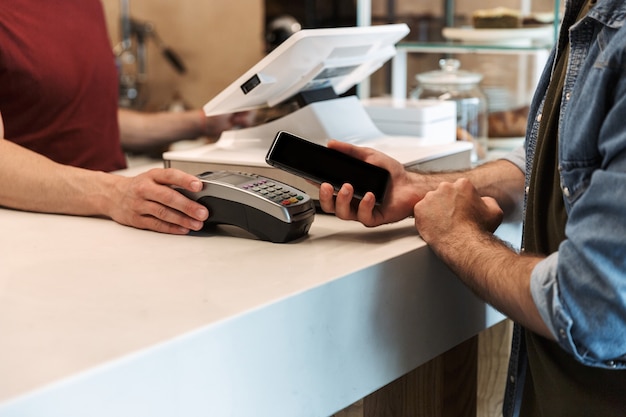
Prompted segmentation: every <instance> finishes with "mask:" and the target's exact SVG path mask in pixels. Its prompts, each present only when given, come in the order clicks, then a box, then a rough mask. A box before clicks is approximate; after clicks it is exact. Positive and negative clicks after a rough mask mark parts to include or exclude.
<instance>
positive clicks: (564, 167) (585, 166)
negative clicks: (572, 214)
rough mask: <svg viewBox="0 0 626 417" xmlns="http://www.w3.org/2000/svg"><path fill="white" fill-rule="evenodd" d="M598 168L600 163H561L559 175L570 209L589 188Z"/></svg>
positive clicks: (591, 161)
mask: <svg viewBox="0 0 626 417" xmlns="http://www.w3.org/2000/svg"><path fill="white" fill-rule="evenodd" d="M597 168H598V161H596V160H594V159H590V160H577V161H561V163H560V164H559V175H560V183H561V192H562V193H563V198H564V199H565V202H566V204H567V205H568V206H569V207H568V209H569V208H570V207H571V205H573V204H574V203H575V202H576V200H578V199H579V198H580V197H581V196H582V195H583V194H584V193H585V191H586V190H587V188H588V187H589V183H590V182H591V175H592V174H593V172H594V171H595V170H596V169H597Z"/></svg>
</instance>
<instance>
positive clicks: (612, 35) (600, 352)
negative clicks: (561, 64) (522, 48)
mask: <svg viewBox="0 0 626 417" xmlns="http://www.w3.org/2000/svg"><path fill="white" fill-rule="evenodd" d="M606 15H607V16H609V18H607V19H605V20H606V21H605V22H601V19H599V18H598V19H597V21H596V23H595V25H596V26H595V28H594V26H593V25H594V24H589V23H588V22H583V23H587V24H586V26H584V25H580V26H581V27H580V28H581V31H579V32H576V31H572V45H573V47H572V52H571V54H572V58H571V60H570V61H571V62H573V64H570V68H569V73H568V74H569V76H571V77H572V80H570V81H572V82H571V83H568V80H566V84H565V91H564V96H563V97H564V103H565V104H564V105H563V109H562V114H561V122H560V137H559V170H560V176H561V189H562V192H563V198H564V202H565V206H566V210H567V213H568V220H567V225H566V230H565V232H566V236H567V238H566V239H565V240H564V241H563V242H562V243H561V245H560V246H559V250H558V252H556V253H554V254H552V255H550V256H549V257H547V258H546V259H544V260H542V261H541V262H540V263H539V264H538V265H537V266H536V267H535V269H534V270H533V272H532V275H531V293H532V296H533V300H534V301H535V304H536V306H537V308H538V309H539V312H540V314H541V316H542V318H543V319H544V321H545V323H546V324H547V325H548V327H549V328H550V330H551V332H552V333H553V335H554V336H555V337H556V339H557V341H558V343H559V345H560V346H561V347H562V348H563V349H565V350H566V351H568V352H570V353H571V354H572V355H573V356H574V357H575V358H576V359H577V360H578V361H580V362H581V363H583V364H586V365H589V366H596V367H602V368H620V369H626V122H625V118H624V115H626V26H621V27H617V23H620V24H621V22H622V21H623V20H618V19H616V16H620V18H621V19H623V18H624V14H623V13H622V14H619V15H618V14H616V13H611V14H609V13H607V14H606ZM598 22H599V23H598ZM602 24H604V27H603V28H599V27H598V26H599V25H602ZM611 25H614V27H611ZM583 30H585V31H587V32H588V33H589V34H593V35H594V37H595V42H593V43H589V44H586V47H588V50H585V53H586V56H587V57H588V59H577V58H579V56H578V55H576V54H577V47H576V42H577V39H578V38H579V37H581V36H583V35H585V32H583ZM590 109H591V110H590Z"/></svg>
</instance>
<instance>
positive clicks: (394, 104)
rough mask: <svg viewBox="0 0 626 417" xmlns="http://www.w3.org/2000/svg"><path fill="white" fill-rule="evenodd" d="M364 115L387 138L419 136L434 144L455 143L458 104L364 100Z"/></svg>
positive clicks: (380, 98)
mask: <svg viewBox="0 0 626 417" xmlns="http://www.w3.org/2000/svg"><path fill="white" fill-rule="evenodd" d="M362 103H363V106H364V107H365V111H366V112H367V113H368V114H369V116H370V118H371V119H372V121H373V122H374V124H375V125H376V127H378V129H380V130H381V131H382V132H383V133H385V134H387V135H402V136H417V137H419V138H423V139H425V141H426V142H428V143H432V144H442V143H451V142H454V141H456V104H455V103H454V102H453V101H442V100H415V99H408V100H395V99H392V98H391V97H375V98H370V99H364V100H362Z"/></svg>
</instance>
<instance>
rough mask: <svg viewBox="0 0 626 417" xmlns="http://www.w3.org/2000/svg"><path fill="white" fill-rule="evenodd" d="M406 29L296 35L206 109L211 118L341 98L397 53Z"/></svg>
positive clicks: (309, 31)
mask: <svg viewBox="0 0 626 417" xmlns="http://www.w3.org/2000/svg"><path fill="white" fill-rule="evenodd" d="M408 33H409V28H408V27H407V25H405V24H393V25H380V26H359V27H346V28H331V29H304V30H301V31H299V32H296V33H294V34H293V35H291V36H290V37H289V38H287V39H286V40H285V41H284V42H283V43H282V44H280V45H279V46H278V47H277V48H275V49H274V50H273V51H271V52H270V53H269V54H268V55H266V56H265V57H264V58H263V59H261V60H260V61H259V62H258V63H257V64H256V65H254V66H253V67H252V68H250V70H248V71H247V72H246V73H245V74H243V75H242V76H240V77H239V78H237V79H236V80H235V81H234V82H233V83H231V84H230V85H229V86H228V87H227V88H225V89H224V90H223V91H222V92H221V93H219V94H218V95H217V96H215V97H214V98H213V99H212V100H211V101H209V102H208V103H207V104H206V105H205V106H204V111H205V113H206V114H207V116H212V115H217V114H226V113H233V112H237V111H244V110H251V109H256V108H259V107H264V106H267V107H272V106H274V105H276V104H279V103H281V102H283V101H285V100H286V99H289V98H291V97H293V96H295V95H296V94H297V93H300V92H304V91H312V90H320V89H324V88H328V87H332V89H333V90H334V92H335V93H336V94H337V95H340V94H343V93H345V92H346V91H348V90H349V89H350V88H352V87H353V86H355V85H356V84H358V83H359V82H361V81H363V80H364V79H365V78H367V77H368V76H369V75H371V74H372V73H373V72H374V71H376V70H377V69H379V68H380V67H381V66H382V65H383V64H384V63H385V62H387V61H388V60H389V59H391V58H392V57H393V56H394V55H395V53H396V49H395V44H396V43H397V42H398V41H400V40H401V39H402V38H404V37H405V36H406V35H407V34H408Z"/></svg>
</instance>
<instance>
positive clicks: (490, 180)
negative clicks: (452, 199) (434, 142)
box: [411, 159, 524, 216]
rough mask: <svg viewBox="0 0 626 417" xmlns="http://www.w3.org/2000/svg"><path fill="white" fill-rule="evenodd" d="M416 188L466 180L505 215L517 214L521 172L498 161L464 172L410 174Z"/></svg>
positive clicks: (520, 202) (522, 193)
mask: <svg viewBox="0 0 626 417" xmlns="http://www.w3.org/2000/svg"><path fill="white" fill-rule="evenodd" d="M411 178H412V181H413V182H414V183H415V184H416V187H423V188H426V189H428V190H434V189H436V188H437V186H438V185H439V184H440V183H442V182H454V181H456V180H457V179H459V178H467V179H469V180H470V181H471V183H472V184H473V185H474V187H475V188H476V189H477V190H478V192H479V193H480V194H481V195H482V196H485V197H492V198H494V199H495V200H496V201H497V202H498V204H499V205H500V207H501V208H502V210H503V211H504V212H505V213H506V215H507V216H510V215H511V214H515V213H519V211H520V209H521V206H522V201H523V197H524V173H523V172H522V171H520V170H519V168H517V166H515V165H514V164H513V163H511V162H509V161H507V160H504V159H501V160H496V161H491V162H487V163H485V164H483V165H480V166H478V167H476V168H473V169H470V170H464V171H450V172H438V173H415V174H411Z"/></svg>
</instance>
